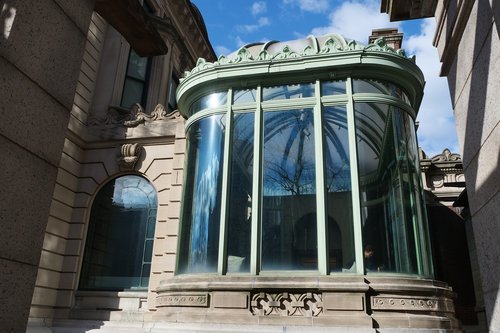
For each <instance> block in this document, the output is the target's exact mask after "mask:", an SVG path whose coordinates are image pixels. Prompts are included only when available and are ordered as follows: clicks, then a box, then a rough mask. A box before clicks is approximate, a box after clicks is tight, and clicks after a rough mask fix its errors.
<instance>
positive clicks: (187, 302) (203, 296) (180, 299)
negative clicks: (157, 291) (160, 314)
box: [156, 293, 208, 307]
mask: <svg viewBox="0 0 500 333" xmlns="http://www.w3.org/2000/svg"><path fill="white" fill-rule="evenodd" d="M156 306H158V307H162V306H189V307H208V293H196V294H184V293H183V294H167V295H160V296H158V297H157V298H156Z"/></svg>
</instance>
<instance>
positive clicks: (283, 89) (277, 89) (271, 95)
mask: <svg viewBox="0 0 500 333" xmlns="http://www.w3.org/2000/svg"><path fill="white" fill-rule="evenodd" d="M303 97H314V84H313V83H300V84H288V85H282V86H274V87H265V88H263V89H262V100H264V101H269V100H273V99H292V98H303Z"/></svg>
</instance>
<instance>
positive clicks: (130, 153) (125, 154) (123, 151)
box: [118, 143, 142, 171]
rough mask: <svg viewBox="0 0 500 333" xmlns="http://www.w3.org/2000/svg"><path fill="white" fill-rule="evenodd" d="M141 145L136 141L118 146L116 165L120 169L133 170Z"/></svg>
mask: <svg viewBox="0 0 500 333" xmlns="http://www.w3.org/2000/svg"><path fill="white" fill-rule="evenodd" d="M141 151H142V147H141V146H140V145H139V144H138V143H126V144H124V145H122V146H121V148H120V157H119V158H118V165H119V166H120V169H121V170H122V171H131V170H134V168H135V164H136V163H137V161H138V160H139V157H140V155H141Z"/></svg>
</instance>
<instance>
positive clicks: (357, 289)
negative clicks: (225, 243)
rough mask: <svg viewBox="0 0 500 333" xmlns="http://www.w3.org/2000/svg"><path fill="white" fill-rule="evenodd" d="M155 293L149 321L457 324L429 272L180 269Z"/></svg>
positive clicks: (376, 326)
mask: <svg viewBox="0 0 500 333" xmlns="http://www.w3.org/2000/svg"><path fill="white" fill-rule="evenodd" d="M291 274H293V273H290V275H291ZM156 292H157V296H156V307H157V311H156V313H155V314H154V315H153V320H154V321H163V322H176V323H206V324H207V325H210V324H241V325H251V326H254V325H257V326H259V325H279V326H282V327H295V326H306V327H311V326H312V327H317V328H318V329H319V328H320V327H330V328H332V327H340V328H350V329H349V331H351V329H353V328H358V329H360V330H361V331H375V330H377V332H384V331H386V332H402V331H408V332H409V331H412V332H413V331H415V330H418V332H459V331H460V325H459V323H458V321H457V319H456V318H455V315H454V306H453V295H454V294H453V292H452V291H451V289H450V288H449V287H448V286H447V285H446V284H445V283H442V282H439V281H435V280H430V279H421V278H409V277H404V278H402V277H389V276H373V277H372V276H342V277H338V276H308V277H297V276H287V275H282V276H248V277H244V276H213V275H202V276H187V275H181V276H176V277H174V278H172V279H168V280H165V281H163V282H162V283H161V285H160V287H158V289H157V290H156ZM207 328H208V326H207Z"/></svg>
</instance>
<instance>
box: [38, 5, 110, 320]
mask: <svg viewBox="0 0 500 333" xmlns="http://www.w3.org/2000/svg"><path fill="white" fill-rule="evenodd" d="M104 30H105V24H104V22H103V21H102V19H101V18H100V17H99V15H98V14H96V13H95V12H94V13H92V16H91V17H90V25H89V28H88V29H87V31H86V36H87V37H86V42H85V47H84V50H83V59H82V61H81V67H80V71H79V75H78V81H77V82H76V90H75V92H74V95H73V104H72V108H71V113H70V119H69V123H70V124H71V123H72V122H79V123H80V124H81V125H83V124H84V123H85V122H86V117H87V113H88V110H89V105H90V101H91V100H92V96H93V91H94V86H95V79H96V72H97V68H98V64H99V52H100V49H101V48H102V36H103V33H104V32H103V31H104ZM67 124H68V123H67V122H66V126H67ZM81 125H80V126H81ZM70 127H71V125H70ZM62 150H63V151H62V155H61V153H59V154H60V155H59V158H60V160H59V162H58V165H59V167H58V169H57V177H56V179H55V186H54V190H53V193H52V194H51V195H47V196H46V197H47V199H50V198H52V200H51V203H50V210H49V215H48V222H47V228H46V230H45V233H41V234H42V235H44V240H43V246H42V251H41V257H40V264H39V268H38V273H37V278H36V283H35V289H34V292H33V298H32V308H31V310H30V317H42V318H50V317H52V315H53V308H54V307H55V306H57V307H58V306H64V305H65V304H68V303H69V302H70V297H71V292H70V290H71V285H72V283H73V280H74V278H75V272H76V264H77V254H78V251H79V247H80V241H79V239H81V235H82V232H83V222H84V213H85V210H84V208H83V207H84V206H83V205H84V201H85V199H86V195H87V196H88V193H87V192H85V186H84V185H82V184H80V183H79V176H80V173H81V172H82V170H84V168H83V165H82V162H83V160H84V151H83V149H82V148H81V147H80V146H79V145H78V144H77V143H75V142H74V141H72V140H70V139H68V138H66V139H65V140H64V146H63V149H62ZM79 187H80V188H79Z"/></svg>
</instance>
